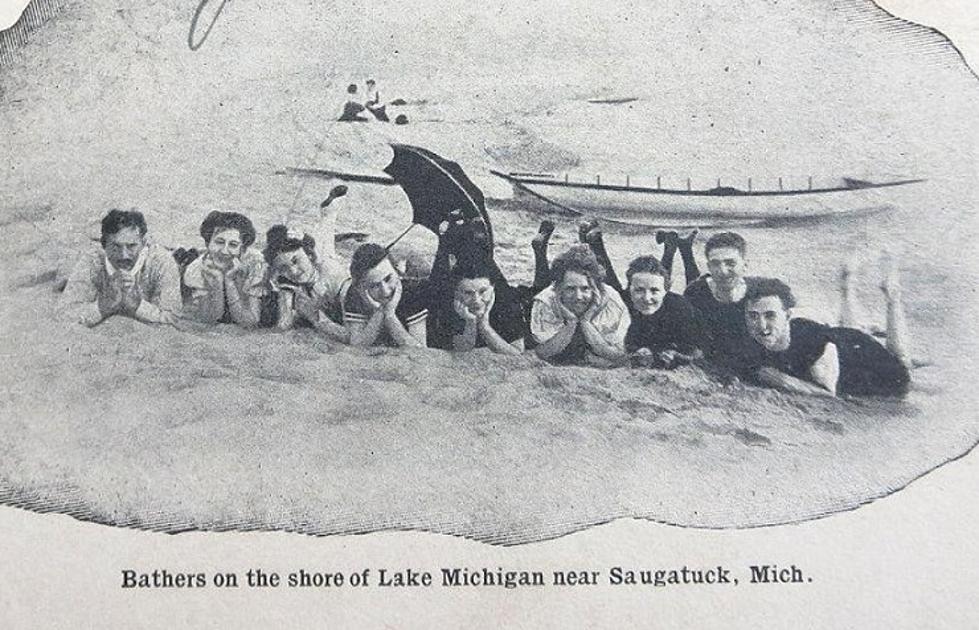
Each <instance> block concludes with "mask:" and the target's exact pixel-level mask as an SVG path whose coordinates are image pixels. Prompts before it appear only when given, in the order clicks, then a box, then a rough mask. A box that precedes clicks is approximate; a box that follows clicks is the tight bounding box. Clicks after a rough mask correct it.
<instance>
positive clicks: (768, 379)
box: [743, 261, 911, 396]
mask: <svg viewBox="0 0 979 630" xmlns="http://www.w3.org/2000/svg"><path fill="white" fill-rule="evenodd" d="M888 264H889V268H888V270H887V271H886V276H885V279H884V282H883V283H882V285H881V289H882V290H883V291H884V295H885V297H886V298H887V345H886V347H885V346H883V345H881V344H880V343H879V342H878V341H877V340H876V339H874V338H873V337H871V336H870V335H868V334H866V333H865V332H862V331H860V330H857V329H855V328H849V327H838V328H833V327H830V326H826V325H823V324H819V323H816V322H814V321H810V320H808V319H803V318H801V317H800V318H793V317H792V307H793V306H795V298H794V297H793V295H792V291H791V289H790V288H789V287H788V286H787V285H786V284H785V283H783V282H782V281H780V280H774V279H768V278H765V279H759V280H758V281H757V282H756V283H755V284H754V285H753V286H752V287H751V288H750V289H749V290H748V292H747V294H746V296H745V300H744V305H745V319H746V322H747V326H748V331H749V333H750V335H751V338H752V340H753V342H754V347H753V348H749V349H748V350H747V354H746V356H745V357H744V359H743V369H744V370H745V372H746V374H748V376H749V377H750V378H753V379H754V380H756V381H757V382H759V383H761V384H763V385H767V386H769V387H774V388H777V389H780V390H783V391H788V392H794V393H802V394H814V395H822V396H836V395H850V396H901V395H903V394H905V393H906V392H907V391H908V387H909V385H910V383H911V373H910V360H909V357H908V354H907V346H906V343H907V339H906V335H907V332H906V328H905V322H904V312H903V309H902V307H901V303H900V297H901V289H900V281H899V279H898V276H897V271H896V269H895V268H894V267H893V263H892V262H890V261H889V262H888Z"/></svg>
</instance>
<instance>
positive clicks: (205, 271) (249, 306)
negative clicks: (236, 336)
mask: <svg viewBox="0 0 979 630" xmlns="http://www.w3.org/2000/svg"><path fill="white" fill-rule="evenodd" d="M200 234H201V238H203V239H204V245H205V248H204V251H203V253H198V252H197V251H196V250H191V251H190V252H187V253H186V255H183V256H182V255H181V254H179V253H178V254H177V256H176V257H177V258H178V262H183V263H185V266H184V271H183V275H182V282H181V292H182V294H183V300H184V315H185V316H187V317H189V318H191V319H194V320H197V321H200V322H204V323H208V324H216V323H233V324H237V325H239V326H243V327H245V328H250V327H253V326H257V325H258V324H259V320H260V316H261V304H262V300H263V298H264V297H265V295H266V293H267V287H266V284H265V260H264V259H263V258H262V256H261V254H259V253H257V252H255V251H253V250H251V249H250V247H251V245H252V244H253V243H254V242H255V227H254V226H253V225H252V222H251V221H250V220H249V219H248V217H246V216H245V215H243V214H240V213H238V212H222V211H220V210H215V211H213V212H211V213H210V214H208V215H207V216H206V217H205V218H204V221H203V222H201V227H200Z"/></svg>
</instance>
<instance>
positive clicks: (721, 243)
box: [704, 232, 748, 258]
mask: <svg viewBox="0 0 979 630" xmlns="http://www.w3.org/2000/svg"><path fill="white" fill-rule="evenodd" d="M721 247H731V248H733V249H736V250H738V253H739V254H741V257H742V258H743V257H744V255H745V254H746V253H747V252H748V244H747V243H746V242H745V240H744V238H742V236H741V235H740V234H737V233H736V232H718V233H717V234H715V235H714V236H712V237H710V238H709V239H707V244H706V245H704V255H705V256H706V255H707V254H709V253H710V252H711V250H713V249H720V248H721Z"/></svg>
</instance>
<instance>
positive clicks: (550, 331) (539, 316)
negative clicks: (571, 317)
mask: <svg viewBox="0 0 979 630" xmlns="http://www.w3.org/2000/svg"><path fill="white" fill-rule="evenodd" d="M542 298H543V299H542ZM548 298H549V296H548V295H544V294H541V295H538V296H537V298H535V299H534V305H533V307H532V308H531V311H530V334H531V335H532V336H533V338H534V341H536V342H537V343H538V344H542V343H544V342H545V341H547V340H548V339H550V338H551V337H553V336H554V335H556V334H557V333H558V331H559V330H561V329H562V328H564V318H563V317H561V316H560V315H558V314H557V312H556V311H555V310H554V307H553V305H552V303H551V300H550V299H548Z"/></svg>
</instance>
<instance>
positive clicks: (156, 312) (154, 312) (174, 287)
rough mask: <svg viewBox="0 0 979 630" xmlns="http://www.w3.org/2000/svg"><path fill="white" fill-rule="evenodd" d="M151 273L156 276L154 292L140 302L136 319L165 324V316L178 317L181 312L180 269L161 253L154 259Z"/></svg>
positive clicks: (166, 255)
mask: <svg viewBox="0 0 979 630" xmlns="http://www.w3.org/2000/svg"><path fill="white" fill-rule="evenodd" d="M147 264H149V261H147ZM152 273H154V275H155V276H156V282H157V285H156V291H155V292H154V295H151V296H149V297H144V299H143V300H142V301H141V302H140V304H139V308H137V309H136V319H138V320H140V321H142V322H147V323H150V324H160V323H167V315H173V316H180V314H181V311H182V310H183V300H182V298H181V296H180V269H179V268H178V267H177V261H175V260H174V259H173V257H172V256H170V254H169V253H167V252H163V253H160V254H158V255H156V256H155V257H154V260H153V269H152Z"/></svg>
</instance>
